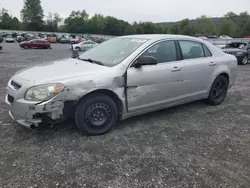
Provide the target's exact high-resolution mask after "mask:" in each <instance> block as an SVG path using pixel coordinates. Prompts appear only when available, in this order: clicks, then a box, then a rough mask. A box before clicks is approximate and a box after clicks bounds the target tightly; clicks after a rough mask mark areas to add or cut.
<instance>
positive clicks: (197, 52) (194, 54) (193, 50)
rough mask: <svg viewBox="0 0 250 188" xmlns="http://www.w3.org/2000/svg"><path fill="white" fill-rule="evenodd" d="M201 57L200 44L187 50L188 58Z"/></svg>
mask: <svg viewBox="0 0 250 188" xmlns="http://www.w3.org/2000/svg"><path fill="white" fill-rule="evenodd" d="M198 57H203V50H202V49H201V47H200V46H193V47H192V48H191V49H190V52H189V58H198Z"/></svg>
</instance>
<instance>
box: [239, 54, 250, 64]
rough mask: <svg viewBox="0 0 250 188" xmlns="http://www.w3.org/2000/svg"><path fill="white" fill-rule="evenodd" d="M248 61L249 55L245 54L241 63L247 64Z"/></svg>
mask: <svg viewBox="0 0 250 188" xmlns="http://www.w3.org/2000/svg"><path fill="white" fill-rule="evenodd" d="M247 63H248V57H247V55H245V56H244V57H243V59H242V61H241V62H240V63H239V64H240V65H246V64H247Z"/></svg>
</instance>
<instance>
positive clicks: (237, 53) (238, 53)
mask: <svg viewBox="0 0 250 188" xmlns="http://www.w3.org/2000/svg"><path fill="white" fill-rule="evenodd" d="M243 53H244V52H236V55H243Z"/></svg>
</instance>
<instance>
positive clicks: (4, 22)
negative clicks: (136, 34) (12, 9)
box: [0, 9, 12, 29]
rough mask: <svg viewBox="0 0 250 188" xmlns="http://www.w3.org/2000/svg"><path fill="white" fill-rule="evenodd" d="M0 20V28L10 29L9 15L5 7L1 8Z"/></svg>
mask: <svg viewBox="0 0 250 188" xmlns="http://www.w3.org/2000/svg"><path fill="white" fill-rule="evenodd" d="M0 20H1V28H2V29H10V24H11V20H12V18H11V16H10V15H9V14H8V12H7V11H6V9H2V11H1V15H0Z"/></svg>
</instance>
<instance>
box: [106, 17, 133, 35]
mask: <svg viewBox="0 0 250 188" xmlns="http://www.w3.org/2000/svg"><path fill="white" fill-rule="evenodd" d="M128 25H129V23H128V22H125V21H123V20H118V19H117V18H115V17H112V16H107V17H105V19H104V27H103V34H106V35H117V36H119V35H124V31H125V29H126V27H127V26H128Z"/></svg>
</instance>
